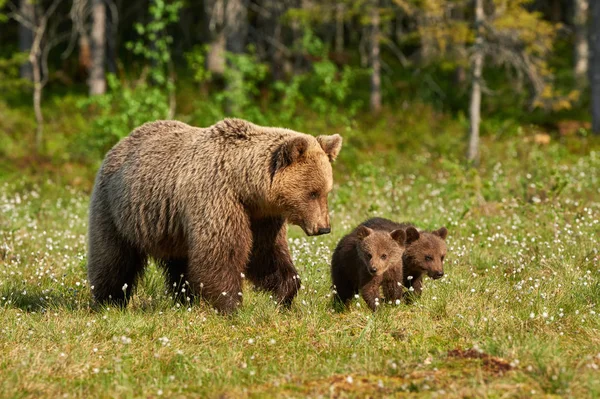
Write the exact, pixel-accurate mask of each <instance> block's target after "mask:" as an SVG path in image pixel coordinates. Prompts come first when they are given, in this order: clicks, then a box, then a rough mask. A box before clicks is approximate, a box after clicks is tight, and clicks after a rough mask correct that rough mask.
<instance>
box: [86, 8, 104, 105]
mask: <svg viewBox="0 0 600 399" xmlns="http://www.w3.org/2000/svg"><path fill="white" fill-rule="evenodd" d="M92 18H93V25H92V65H91V69H90V79H89V87H90V95H91V96H94V95H98V94H104V93H105V92H106V79H105V73H104V64H105V61H106V56H105V54H106V4H104V0H92Z"/></svg>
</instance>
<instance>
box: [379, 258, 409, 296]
mask: <svg viewBox="0 0 600 399" xmlns="http://www.w3.org/2000/svg"><path fill="white" fill-rule="evenodd" d="M402 283H403V278H402V266H400V267H391V268H389V269H388V270H387V271H386V272H385V273H384V274H383V283H382V286H383V296H384V297H385V300H386V301H391V302H392V304H394V303H396V301H400V300H402V294H403V292H404V286H403V285H402Z"/></svg>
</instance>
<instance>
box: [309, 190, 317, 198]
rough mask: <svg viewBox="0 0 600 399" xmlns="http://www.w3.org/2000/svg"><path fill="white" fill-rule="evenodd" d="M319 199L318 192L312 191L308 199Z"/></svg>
mask: <svg viewBox="0 0 600 399" xmlns="http://www.w3.org/2000/svg"><path fill="white" fill-rule="evenodd" d="M317 198H319V192H318V191H313V192H311V193H310V199H317Z"/></svg>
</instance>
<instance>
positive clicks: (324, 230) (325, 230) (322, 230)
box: [316, 227, 331, 236]
mask: <svg viewBox="0 0 600 399" xmlns="http://www.w3.org/2000/svg"><path fill="white" fill-rule="evenodd" d="M329 233H331V227H319V230H318V231H317V234H316V235H318V236H320V235H322V234H329Z"/></svg>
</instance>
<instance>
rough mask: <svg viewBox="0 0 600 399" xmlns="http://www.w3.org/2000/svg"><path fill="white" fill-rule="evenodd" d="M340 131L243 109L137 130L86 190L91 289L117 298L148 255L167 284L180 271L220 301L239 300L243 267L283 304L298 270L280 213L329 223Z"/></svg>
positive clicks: (310, 225)
mask: <svg viewBox="0 0 600 399" xmlns="http://www.w3.org/2000/svg"><path fill="white" fill-rule="evenodd" d="M341 141H342V139H341V137H340V136H339V135H333V136H320V137H319V138H314V137H312V136H309V135H307V134H303V133H298V132H294V131H292V130H288V129H281V128H270V127H261V126H257V125H254V124H252V123H250V122H246V121H243V120H240V119H225V120H223V121H221V122H218V123H217V124H215V125H213V126H211V127H208V128H196V127H192V126H189V125H187V124H185V123H182V122H177V121H156V122H151V123H146V124H144V125H142V126H140V127H139V128H137V129H135V130H134V131H133V132H132V133H131V134H130V135H129V136H128V137H127V138H125V139H123V140H122V141H121V142H119V143H118V144H117V145H115V147H113V148H112V149H111V150H110V151H109V153H108V154H107V155H106V158H105V160H104V162H103V164H102V167H101V168H100V171H99V172H98V175H97V177H96V182H95V185H94V191H93V193H92V198H91V205H90V216H89V238H88V239H89V242H88V245H89V250H88V278H89V281H90V285H91V286H93V291H92V292H93V295H94V298H95V299H96V300H97V301H99V302H110V301H112V302H117V303H120V304H124V303H126V302H127V300H128V298H129V296H130V295H131V293H132V290H133V288H134V286H135V282H136V280H137V277H138V276H139V275H140V274H141V273H142V271H143V269H144V266H145V264H146V260H147V258H148V257H153V258H155V259H157V260H159V263H160V264H161V265H162V266H163V267H164V268H165V271H166V274H167V278H168V283H169V285H173V284H174V285H175V286H177V288H178V289H179V288H180V287H179V284H180V283H181V282H183V281H187V282H188V284H189V289H190V290H191V291H192V293H194V294H199V295H201V296H202V297H204V298H205V299H207V300H208V301H209V302H210V303H212V304H213V305H214V306H215V307H216V308H217V309H218V310H219V311H221V312H224V313H228V312H231V311H233V310H234V309H235V308H236V307H237V306H239V304H240V303H241V301H242V297H241V291H242V282H243V277H242V276H243V274H244V275H246V276H247V277H248V279H249V280H250V281H252V282H253V283H254V284H255V285H256V286H257V287H258V288H261V289H264V290H267V291H270V292H272V293H274V294H275V295H276V297H277V298H278V300H279V301H280V302H281V303H284V304H286V305H289V304H290V303H291V302H292V300H293V298H294V297H295V295H296V292H297V291H298V288H299V287H300V279H299V278H298V275H297V274H298V273H297V271H296V269H295V268H294V265H293V263H292V260H291V257H290V253H289V250H288V245H287V239H286V234H287V228H286V221H289V222H291V223H294V224H297V225H299V226H300V227H302V228H303V229H304V231H305V232H306V233H307V234H309V235H316V234H324V233H328V232H329V229H330V225H329V215H328V210H327V195H328V193H329V191H330V190H331V187H332V171H331V165H330V160H331V161H333V160H334V159H335V158H336V156H337V154H338V153H339V151H340V148H341ZM324 149H325V150H326V151H324ZM181 276H183V277H181ZM124 284H127V285H126V286H124Z"/></svg>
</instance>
